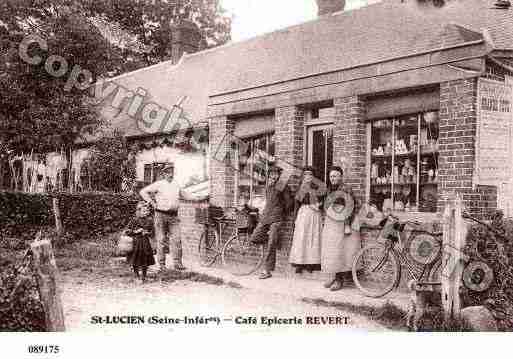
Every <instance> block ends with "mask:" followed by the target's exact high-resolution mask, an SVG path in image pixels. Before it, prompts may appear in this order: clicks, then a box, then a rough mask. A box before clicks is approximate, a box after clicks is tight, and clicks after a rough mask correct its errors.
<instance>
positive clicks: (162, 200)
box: [140, 164, 198, 272]
mask: <svg viewBox="0 0 513 359" xmlns="http://www.w3.org/2000/svg"><path fill="white" fill-rule="evenodd" d="M174 172H175V171H174V166H173V165H172V164H168V165H166V166H165V167H164V168H163V170H162V175H163V177H164V178H163V179H161V180H159V181H156V182H154V183H152V184H150V185H149V186H147V187H145V188H143V189H142V190H141V192H140V195H141V197H142V198H143V199H144V200H145V201H146V202H148V203H150V204H151V205H152V206H153V208H154V209H155V215H154V226H155V237H156V239H157V262H158V265H159V267H160V271H161V272H162V271H163V270H164V269H165V268H166V256H165V253H164V244H165V241H166V239H169V244H170V245H169V247H170V249H171V255H172V256H173V269H175V270H185V267H184V265H183V263H182V241H181V238H180V226H179V223H178V208H179V205H180V195H181V196H182V197H183V198H185V199H186V200H197V199H198V198H193V197H192V196H191V195H189V194H188V193H187V192H185V191H182V190H181V189H180V186H179V184H178V182H177V181H176V179H174Z"/></svg>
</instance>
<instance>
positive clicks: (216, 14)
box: [85, 0, 231, 65]
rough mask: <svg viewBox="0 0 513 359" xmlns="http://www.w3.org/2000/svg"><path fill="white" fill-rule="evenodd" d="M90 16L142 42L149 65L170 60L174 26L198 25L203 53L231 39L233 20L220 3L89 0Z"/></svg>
mask: <svg viewBox="0 0 513 359" xmlns="http://www.w3.org/2000/svg"><path fill="white" fill-rule="evenodd" d="M85 2H87V6H86V7H87V9H88V10H89V11H90V12H91V14H94V15H97V16H101V17H103V18H105V19H107V21H108V22H109V23H111V24H116V25H118V26H119V27H120V28H121V29H123V30H125V31H126V32H127V33H128V34H131V35H132V36H133V37H135V39H137V41H138V42H139V44H140V45H141V46H140V49H139V54H140V55H141V56H142V58H143V59H144V61H146V64H147V65H151V64H155V63H158V62H161V61H163V60H166V59H168V54H169V50H170V39H171V38H172V32H171V27H172V25H173V24H177V23H178V22H179V21H180V20H184V19H187V20H192V21H193V22H194V23H196V25H198V27H199V29H200V30H201V32H202V34H203V36H204V39H205V41H204V42H203V43H202V44H200V50H202V49H205V48H210V47H214V46H219V45H222V44H225V43H226V42H228V41H229V40H230V38H231V19H230V18H228V17H226V16H225V11H224V9H223V8H222V7H221V6H220V3H219V0H156V1H155V0H153V1H141V0H86V1H85Z"/></svg>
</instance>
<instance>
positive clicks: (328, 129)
mask: <svg viewBox="0 0 513 359" xmlns="http://www.w3.org/2000/svg"><path fill="white" fill-rule="evenodd" d="M307 132H308V143H307V149H308V150H307V154H308V156H307V157H308V161H307V163H308V165H309V166H312V167H313V168H314V169H315V177H316V178H317V179H319V180H321V181H323V182H325V183H326V182H327V179H328V171H329V168H330V167H331V166H332V165H333V125H332V124H329V125H315V126H310V127H308V131H307Z"/></svg>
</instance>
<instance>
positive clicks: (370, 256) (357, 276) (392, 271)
mask: <svg viewBox="0 0 513 359" xmlns="http://www.w3.org/2000/svg"><path fill="white" fill-rule="evenodd" d="M352 274H353V281H354V283H355V285H356V286H357V287H358V289H359V290H360V291H361V292H362V293H364V294H365V295H366V296H368V297H373V298H379V297H382V296H384V295H385V294H387V293H389V292H390V291H391V290H392V289H394V287H395V286H397V284H398V283H399V279H400V277H401V267H400V266H399V262H398V260H397V258H396V256H395V254H394V253H393V252H392V250H390V249H388V248H387V247H385V246H384V245H383V244H381V243H374V244H371V245H369V246H366V247H364V248H362V249H361V250H360V251H359V252H358V253H357V254H356V256H355V258H354V261H353V268H352Z"/></svg>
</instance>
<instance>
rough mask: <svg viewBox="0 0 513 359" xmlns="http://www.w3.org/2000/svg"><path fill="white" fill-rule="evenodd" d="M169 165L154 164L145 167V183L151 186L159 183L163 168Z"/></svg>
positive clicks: (163, 163) (162, 163)
mask: <svg viewBox="0 0 513 359" xmlns="http://www.w3.org/2000/svg"><path fill="white" fill-rule="evenodd" d="M167 164H168V163H165V162H153V163H148V164H145V165H144V183H145V184H147V185H148V184H150V183H153V182H155V181H157V180H158V179H159V177H160V173H161V171H162V168H164V166H165V165H167Z"/></svg>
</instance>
